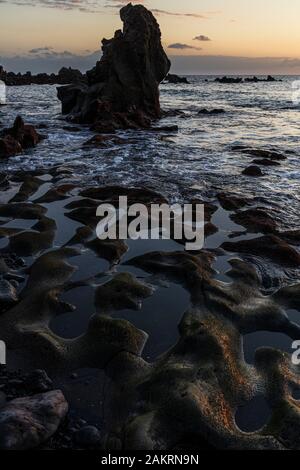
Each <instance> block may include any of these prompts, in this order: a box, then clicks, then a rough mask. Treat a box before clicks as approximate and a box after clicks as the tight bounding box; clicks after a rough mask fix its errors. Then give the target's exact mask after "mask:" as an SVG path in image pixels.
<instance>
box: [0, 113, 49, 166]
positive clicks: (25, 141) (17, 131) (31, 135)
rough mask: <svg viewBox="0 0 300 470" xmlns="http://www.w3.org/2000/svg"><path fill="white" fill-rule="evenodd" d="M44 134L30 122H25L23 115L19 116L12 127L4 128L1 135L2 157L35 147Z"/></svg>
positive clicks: (0, 156)
mask: <svg viewBox="0 0 300 470" xmlns="http://www.w3.org/2000/svg"><path fill="white" fill-rule="evenodd" d="M42 139H43V136H42V135H40V134H39V133H38V132H37V131H36V130H35V128H34V126H31V125H29V124H25V123H24V121H23V119H22V118H21V116H17V118H16V119H15V122H14V124H13V126H12V127H10V128H7V129H3V131H2V132H1V135H0V158H8V157H12V156H14V155H17V154H19V153H22V152H23V150H25V149H28V148H32V147H35V146H36V145H37V144H38V143H39V142H40V141H41V140H42Z"/></svg>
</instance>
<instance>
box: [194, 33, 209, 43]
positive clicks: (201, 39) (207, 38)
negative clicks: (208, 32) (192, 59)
mask: <svg viewBox="0 0 300 470" xmlns="http://www.w3.org/2000/svg"><path fill="white" fill-rule="evenodd" d="M194 41H203V42H207V41H211V39H210V38H209V37H208V36H204V35H203V34H200V35H199V36H196V37H195V38H194Z"/></svg>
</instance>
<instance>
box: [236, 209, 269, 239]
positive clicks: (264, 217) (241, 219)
mask: <svg viewBox="0 0 300 470" xmlns="http://www.w3.org/2000/svg"><path fill="white" fill-rule="evenodd" d="M230 218H231V219H232V220H233V221H234V222H235V223H236V224H238V225H242V226H243V227H246V228H247V230H248V231H250V232H253V233H259V232H262V233H275V232H276V231H277V222H276V220H274V218H273V217H272V216H270V215H269V214H268V212H266V211H265V210H264V209H260V208H254V209H248V210H245V211H239V212H236V213H235V214H232V215H231V216H230Z"/></svg>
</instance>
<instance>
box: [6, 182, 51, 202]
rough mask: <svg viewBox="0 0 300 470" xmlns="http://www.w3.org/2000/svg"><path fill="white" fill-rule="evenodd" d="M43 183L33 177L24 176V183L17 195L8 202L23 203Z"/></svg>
mask: <svg viewBox="0 0 300 470" xmlns="http://www.w3.org/2000/svg"><path fill="white" fill-rule="evenodd" d="M43 183H44V181H43V180H41V179H39V178H37V177H35V176H26V177H25V178H24V181H23V183H22V185H21V187H20V189H19V191H18V192H17V194H16V195H15V196H14V197H13V198H12V199H11V200H10V202H24V201H27V200H28V199H29V197H30V196H32V195H33V194H34V193H35V192H36V191H37V190H38V189H39V187H40V186H41V185H42V184H43Z"/></svg>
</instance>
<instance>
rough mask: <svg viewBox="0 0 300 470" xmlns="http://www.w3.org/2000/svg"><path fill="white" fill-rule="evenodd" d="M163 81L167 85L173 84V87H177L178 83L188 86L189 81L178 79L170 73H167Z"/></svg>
mask: <svg viewBox="0 0 300 470" xmlns="http://www.w3.org/2000/svg"><path fill="white" fill-rule="evenodd" d="M165 81H166V82H168V83H172V84H175V85H177V84H178V83H184V84H186V85H188V84H189V81H188V79H187V78H186V77H179V76H178V75H175V74H172V73H169V74H168V75H167V76H166V78H165Z"/></svg>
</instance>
